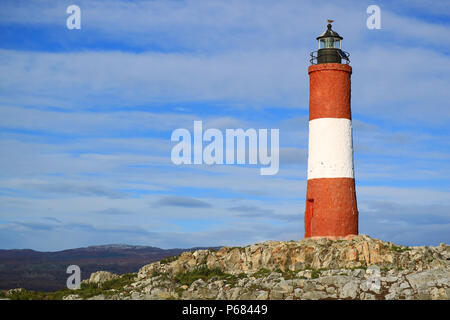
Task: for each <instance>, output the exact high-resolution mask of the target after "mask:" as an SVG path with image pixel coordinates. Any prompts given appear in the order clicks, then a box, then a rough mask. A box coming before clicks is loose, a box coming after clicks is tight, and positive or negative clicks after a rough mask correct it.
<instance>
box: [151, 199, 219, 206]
mask: <svg viewBox="0 0 450 320" xmlns="http://www.w3.org/2000/svg"><path fill="white" fill-rule="evenodd" d="M155 205H156V206H170V207H181V208H211V207H212V206H211V204H209V203H207V202H205V201H201V200H198V199H193V198H187V197H181V196H167V197H164V198H161V199H159V200H158V201H156V202H155Z"/></svg>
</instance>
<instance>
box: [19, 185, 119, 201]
mask: <svg viewBox="0 0 450 320" xmlns="http://www.w3.org/2000/svg"><path fill="white" fill-rule="evenodd" d="M22 188H23V189H29V190H34V191H38V192H41V193H50V194H65V195H67V194H70V195H77V196H88V197H109V198H123V197H125V196H126V194H125V193H123V192H120V191H116V190H112V189H111V188H108V187H106V186H102V185H96V184H78V183H70V182H59V183H28V184H23V185H22Z"/></svg>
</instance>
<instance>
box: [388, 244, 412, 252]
mask: <svg viewBox="0 0 450 320" xmlns="http://www.w3.org/2000/svg"><path fill="white" fill-rule="evenodd" d="M391 249H392V250H393V251H396V252H405V251H408V250H410V249H409V248H408V247H403V246H401V247H400V246H396V245H395V244H393V245H392V246H391Z"/></svg>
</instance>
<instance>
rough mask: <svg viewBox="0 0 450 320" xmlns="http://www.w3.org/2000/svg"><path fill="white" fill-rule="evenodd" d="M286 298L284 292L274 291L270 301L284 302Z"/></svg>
mask: <svg viewBox="0 0 450 320" xmlns="http://www.w3.org/2000/svg"><path fill="white" fill-rule="evenodd" d="M283 297H284V292H283V291H279V290H272V291H271V292H270V299H271V300H282V299H283Z"/></svg>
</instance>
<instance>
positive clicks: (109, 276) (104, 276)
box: [87, 271, 119, 283]
mask: <svg viewBox="0 0 450 320" xmlns="http://www.w3.org/2000/svg"><path fill="white" fill-rule="evenodd" d="M117 278H119V275H117V274H115V273H111V272H108V271H97V272H94V273H91V276H90V278H89V280H88V281H87V282H89V283H103V282H106V281H109V280H113V279H117Z"/></svg>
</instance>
